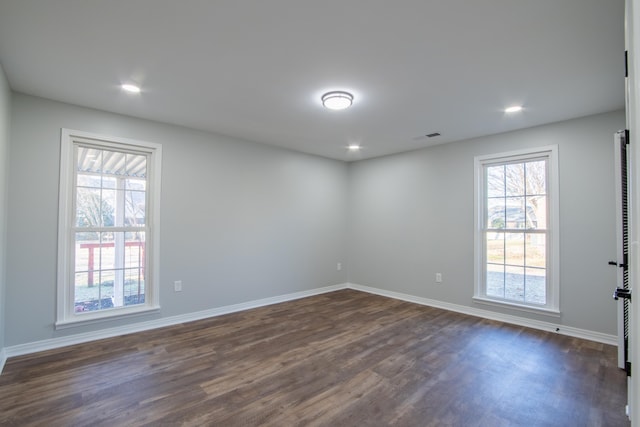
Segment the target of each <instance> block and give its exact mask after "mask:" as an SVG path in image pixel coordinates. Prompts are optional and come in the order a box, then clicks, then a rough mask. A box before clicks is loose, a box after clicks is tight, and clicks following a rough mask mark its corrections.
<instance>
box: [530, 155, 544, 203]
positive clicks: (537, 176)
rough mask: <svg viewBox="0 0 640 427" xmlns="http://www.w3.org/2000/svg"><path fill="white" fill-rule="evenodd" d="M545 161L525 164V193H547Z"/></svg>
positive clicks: (534, 194) (531, 194)
mask: <svg viewBox="0 0 640 427" xmlns="http://www.w3.org/2000/svg"><path fill="white" fill-rule="evenodd" d="M546 165H547V162H546V161H545V160H540V161H536V162H528V163H526V164H525V168H526V176H527V187H526V188H527V195H529V196H537V195H544V194H547V171H546Z"/></svg>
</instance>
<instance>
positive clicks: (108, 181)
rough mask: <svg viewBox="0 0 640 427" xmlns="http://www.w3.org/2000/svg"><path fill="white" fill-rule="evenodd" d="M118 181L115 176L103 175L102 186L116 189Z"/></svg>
mask: <svg viewBox="0 0 640 427" xmlns="http://www.w3.org/2000/svg"><path fill="white" fill-rule="evenodd" d="M116 185H117V181H116V179H115V178H114V177H112V176H108V175H102V188H109V189H113V190H115V188H116Z"/></svg>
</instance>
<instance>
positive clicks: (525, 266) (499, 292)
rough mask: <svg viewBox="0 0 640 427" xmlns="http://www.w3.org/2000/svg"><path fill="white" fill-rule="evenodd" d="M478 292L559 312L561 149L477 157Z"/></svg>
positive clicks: (482, 298)
mask: <svg viewBox="0 0 640 427" xmlns="http://www.w3.org/2000/svg"><path fill="white" fill-rule="evenodd" d="M475 168H476V193H475V202H476V204H475V207H476V209H475V211H476V216H475V224H476V238H475V257H476V263H475V281H476V286H475V296H474V299H475V300H476V301H478V302H488V303H496V304H505V305H509V306H512V307H519V308H523V309H525V310H533V311H540V312H546V313H549V314H557V313H558V312H559V301H558V299H559V298H558V295H559V287H558V265H559V262H558V246H559V245H558V232H557V227H558V210H557V209H558V202H557V200H558V166H557V148H556V147H555V146H553V147H544V148H539V149H534V150H528V151H519V152H511V153H502V154H497V155H491V156H481V157H476V159H475Z"/></svg>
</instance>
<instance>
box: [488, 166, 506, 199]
mask: <svg viewBox="0 0 640 427" xmlns="http://www.w3.org/2000/svg"><path fill="white" fill-rule="evenodd" d="M486 176H487V197H504V195H505V186H504V165H500V166H488V167H487V169H486Z"/></svg>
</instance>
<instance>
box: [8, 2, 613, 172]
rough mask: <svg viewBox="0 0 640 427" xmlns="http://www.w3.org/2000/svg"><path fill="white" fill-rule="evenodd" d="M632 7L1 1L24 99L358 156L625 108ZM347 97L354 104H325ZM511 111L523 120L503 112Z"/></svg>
mask: <svg viewBox="0 0 640 427" xmlns="http://www.w3.org/2000/svg"><path fill="white" fill-rule="evenodd" d="M623 13H624V0H430V1H428V0H396V1H389V0H321V1H305V0H269V1H260V0H254V1H246V0H179V1H177V0H102V1H99V0H91V1H88V0H56V1H51V0H0V64H2V67H3V68H4V70H5V72H6V74H7V77H8V80H9V84H10V85H11V87H12V88H13V89H14V90H15V91H18V92H24V93H27V94H32V95H36V96H41V97H45V98H51V99H55V100H59V101H64V102H68V103H72V104H78V105H82V106H86V107H93V108H98V109H102V110H107V111H113V112H118V113H122V114H127V115H131V116H135V117H141V118H146V119H152V120H158V121H162V122H167V123H174V124H179V125H183V126H188V127H191V128H195V129H201V130H207V131H212V132H216V133H220V134H226V135H232V136H235V137H239V138H242V139H246V140H251V141H257V142H262V143H267V144H272V145H277V146H281V147H286V148H290V149H294V150H299V151H303V152H307V153H312V154H318V155H321V156H325V157H330V158H335V159H340V160H355V159H362V158H370V157H377V156H381V155H385V154H390V153H396V152H401V151H407V150H413V149H417V148H421V147H425V146H428V145H433V144H440V143H445V142H450V141H456V140H461V139H466V138H471V137H476V136H480V135H487V134H493V133H499V132H504V131H508V130H513V129H519V128H525V127H530V126H535V125H539V124H544V123H550V122H555V121H560V120H565V119H569V118H574V117H580V116H585V115H589V114H595V113H601V112H606V111H612V110H616V109H620V108H623V106H624V78H623V73H624V60H623V54H624V26H623ZM125 82H134V83H137V84H138V85H140V86H141V87H142V93H141V94H139V95H133V96H132V95H127V94H125V93H123V92H122V91H121V90H120V89H119V86H120V84H121V83H125ZM336 89H338V90H340V89H342V90H347V91H350V92H352V93H353V94H354V95H355V101H354V105H353V106H352V107H351V108H350V109H348V110H345V111H341V112H336V111H330V110H326V109H324V108H323V107H322V106H321V104H320V95H321V94H322V93H324V92H326V91H329V90H336ZM512 104H522V105H524V107H525V110H524V111H523V112H521V113H518V114H515V115H512V116H507V115H506V114H505V113H503V111H502V109H503V108H505V107H507V106H509V105H512ZM432 132H440V133H441V134H442V136H440V137H436V138H432V139H427V138H418V139H416V137H419V136H421V135H425V134H428V133H432ZM125 136H126V135H125ZM349 143H360V144H361V145H362V146H363V147H364V148H363V150H362V151H361V152H360V153H349V152H347V150H346V148H345V147H346V146H347V145H348V144H349Z"/></svg>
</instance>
